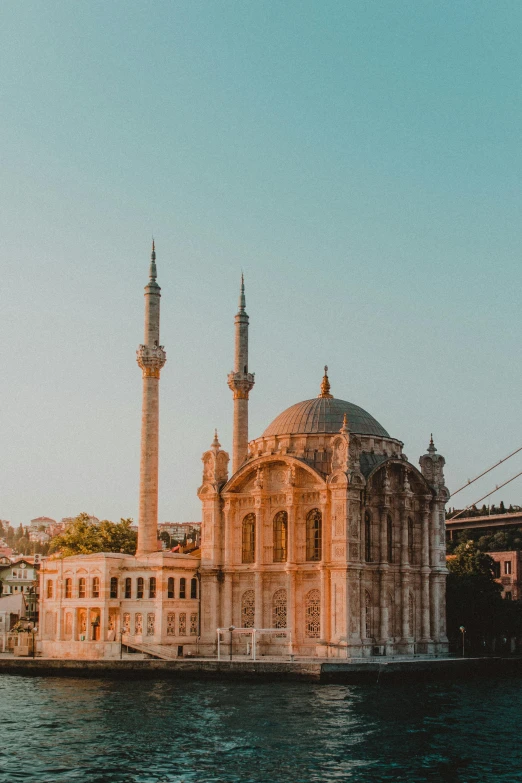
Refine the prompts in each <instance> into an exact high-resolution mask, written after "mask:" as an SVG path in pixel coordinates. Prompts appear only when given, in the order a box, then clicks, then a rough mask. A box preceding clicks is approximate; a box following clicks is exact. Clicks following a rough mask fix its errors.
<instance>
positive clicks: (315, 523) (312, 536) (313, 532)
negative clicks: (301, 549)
mask: <svg viewBox="0 0 522 783" xmlns="http://www.w3.org/2000/svg"><path fill="white" fill-rule="evenodd" d="M322 528H323V517H322V514H321V512H320V511H319V509H318V508H313V509H312V510H311V511H309V512H308V514H307V515H306V559H307V560H320V559H321V544H322V533H323V529H322Z"/></svg>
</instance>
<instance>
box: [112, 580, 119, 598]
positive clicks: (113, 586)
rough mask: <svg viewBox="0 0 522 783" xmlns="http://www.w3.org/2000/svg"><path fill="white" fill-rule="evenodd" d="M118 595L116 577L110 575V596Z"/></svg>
mask: <svg viewBox="0 0 522 783" xmlns="http://www.w3.org/2000/svg"><path fill="white" fill-rule="evenodd" d="M117 597H118V577H117V576H111V598H117Z"/></svg>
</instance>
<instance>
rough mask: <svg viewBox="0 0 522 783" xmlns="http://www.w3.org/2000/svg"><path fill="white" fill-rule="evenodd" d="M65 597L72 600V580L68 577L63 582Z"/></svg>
mask: <svg viewBox="0 0 522 783" xmlns="http://www.w3.org/2000/svg"><path fill="white" fill-rule="evenodd" d="M65 597H66V598H72V579H71V578H70V577H67V579H66V580H65Z"/></svg>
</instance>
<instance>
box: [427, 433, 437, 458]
mask: <svg viewBox="0 0 522 783" xmlns="http://www.w3.org/2000/svg"><path fill="white" fill-rule="evenodd" d="M436 451H437V449H436V448H435V444H434V442H433V432H432V433H431V435H430V445H429V446H428V453H429V454H435V452H436Z"/></svg>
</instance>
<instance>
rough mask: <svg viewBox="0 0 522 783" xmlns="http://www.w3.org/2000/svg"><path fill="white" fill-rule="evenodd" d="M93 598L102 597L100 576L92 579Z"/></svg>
mask: <svg viewBox="0 0 522 783" xmlns="http://www.w3.org/2000/svg"><path fill="white" fill-rule="evenodd" d="M91 597H92V598H99V597H100V577H99V576H93V578H92V594H91Z"/></svg>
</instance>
